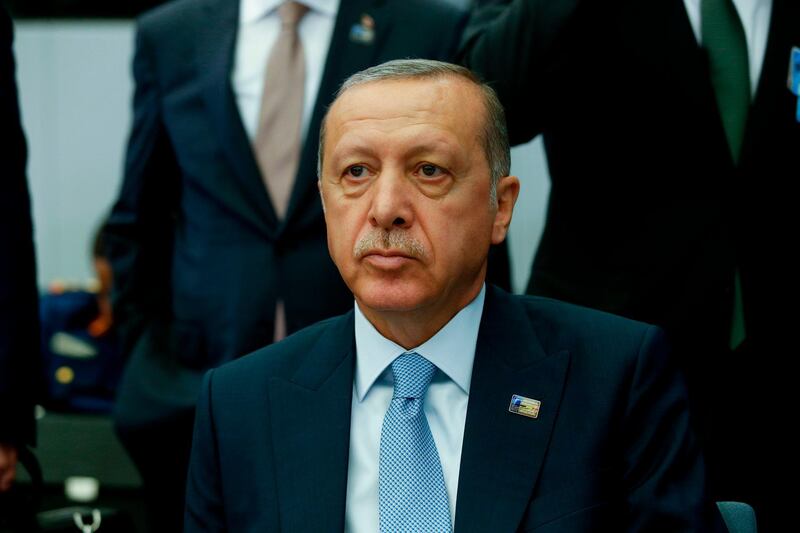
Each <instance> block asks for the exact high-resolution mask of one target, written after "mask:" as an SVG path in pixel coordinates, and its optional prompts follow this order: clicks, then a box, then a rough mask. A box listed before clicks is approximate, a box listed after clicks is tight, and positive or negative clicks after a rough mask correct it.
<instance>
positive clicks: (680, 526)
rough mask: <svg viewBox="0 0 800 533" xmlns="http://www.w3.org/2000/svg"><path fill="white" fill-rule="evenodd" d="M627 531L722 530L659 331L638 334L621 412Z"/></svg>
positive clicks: (681, 392)
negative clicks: (636, 351)
mask: <svg viewBox="0 0 800 533" xmlns="http://www.w3.org/2000/svg"><path fill="white" fill-rule="evenodd" d="M623 427H624V428H625V429H624V431H625V434H624V436H623V439H624V442H625V448H624V457H623V464H624V465H625V469H624V472H625V473H624V487H625V492H626V495H627V508H628V531H643V532H644V531H687V532H688V531H693V532H694V531H696V532H719V533H723V532H725V531H726V529H725V526H724V525H723V523H722V518H721V516H720V514H719V511H717V509H716V507H715V505H714V502H712V501H709V499H708V497H707V490H706V477H705V465H704V462H703V458H702V455H701V452H700V447H699V443H698V441H697V440H696V438H695V436H694V433H693V431H692V428H691V425H690V418H689V405H688V396H687V392H686V387H685V385H684V383H683V380H682V377H681V375H680V374H679V372H678V371H677V369H676V367H675V365H674V358H673V355H671V354H669V352H668V349H667V346H666V341H665V339H664V335H663V333H662V332H661V330H660V329H658V328H656V327H654V326H651V327H650V328H649V329H648V330H647V332H646V333H645V335H644V339H643V342H642V344H641V347H640V350H639V355H638V358H637V360H636V366H635V368H634V369H633V376H632V380H631V387H630V390H629V393H628V401H627V407H626V412H625V424H624V425H623Z"/></svg>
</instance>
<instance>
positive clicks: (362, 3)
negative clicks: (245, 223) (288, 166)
mask: <svg viewBox="0 0 800 533" xmlns="http://www.w3.org/2000/svg"><path fill="white" fill-rule="evenodd" d="M373 4H374V5H373ZM386 4H387V3H386V2H376V1H374V0H353V1H347V2H345V1H343V2H341V4H340V5H339V12H338V13H337V15H336V23H335V25H334V29H333V35H332V37H331V44H330V47H329V48H328V57H327V59H326V61H325V69H324V71H323V74H322V80H321V82H320V86H319V90H318V91H317V100H316V103H315V104H314V111H313V113H312V115H311V122H310V123H309V127H308V133H307V134H306V139H305V142H304V143H303V151H302V154H301V157H300V166H299V168H298V173H297V179H296V180H295V184H294V188H293V189H292V195H291V198H290V199H289V208H288V211H287V214H286V220H287V221H291V219H292V217H293V216H298V215H299V213H297V211H298V209H299V208H300V206H308V205H315V206H316V209H318V210H319V211H321V209H322V208H321V205H320V204H319V201H318V200H316V196H317V183H316V182H317V150H318V147H319V142H318V141H319V128H320V125H321V124H322V117H323V116H325V112H326V111H327V109H328V106H329V105H330V103H331V101H332V100H333V96H334V94H335V93H336V91H337V90H338V89H339V86H340V85H341V83H342V82H343V81H344V80H345V78H346V77H347V76H349V75H350V74H353V73H354V72H358V71H359V70H363V69H365V68H367V67H369V66H371V65H373V64H375V62H376V60H377V58H378V53H379V51H380V50H381V49H382V42H383V40H384V39H385V38H386V36H387V35H388V33H389V31H390V27H391V24H392V18H391V16H390V13H389V10H390V9H391V8H390V7H388V6H387V5H386ZM362 15H368V16H370V17H372V19H373V20H374V21H375V39H374V40H373V41H372V42H371V43H366V44H362V43H357V42H354V41H353V40H351V39H350V30H351V28H352V27H353V26H354V25H356V24H359V23H360V22H361V17H362ZM315 215H316V214H315ZM302 216H308V213H305V212H303V213H302Z"/></svg>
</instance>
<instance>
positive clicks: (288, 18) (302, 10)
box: [278, 2, 308, 28]
mask: <svg viewBox="0 0 800 533" xmlns="http://www.w3.org/2000/svg"><path fill="white" fill-rule="evenodd" d="M307 12H308V6H306V5H305V4H301V3H300V2H284V3H283V4H281V7H279V8H278V15H280V17H281V23H282V24H283V26H289V27H292V28H294V27H297V24H298V23H299V22H300V19H302V18H303V15H305V14H306V13H307Z"/></svg>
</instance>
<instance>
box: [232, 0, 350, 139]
mask: <svg viewBox="0 0 800 533" xmlns="http://www.w3.org/2000/svg"><path fill="white" fill-rule="evenodd" d="M282 3H283V0H241V3H240V5H239V30H238V32H237V37H236V50H235V52H234V60H233V72H232V73H231V85H232V86H233V93H234V95H235V96H236V105H237V106H238V108H239V115H240V116H241V118H242V123H243V124H244V129H245V132H247V136H248V137H249V138H250V140H251V141H252V140H253V139H255V137H256V131H257V130H258V116H259V112H260V111H261V93H262V92H263V91H264V76H265V73H266V70H267V59H268V58H269V54H270V52H271V51H272V46H273V45H274V44H275V41H276V40H277V39H278V34H279V33H280V29H281V19H280V15H279V14H278V7H280V5H281V4H282ZM300 3H301V4H304V5H305V6H307V7H308V8H309V10H308V12H307V13H306V14H305V16H304V17H303V18H302V20H301V21H300V25H299V26H298V33H299V34H300V40H301V41H302V43H303V52H304V54H305V60H306V78H305V88H304V95H303V129H302V136H303V139H305V137H306V134H307V133H308V124H309V122H310V121H311V114H312V113H313V110H314V103H315V102H316V100H317V91H318V90H319V84H320V81H321V80H322V71H323V70H324V68H325V60H326V58H327V55H328V48H329V47H330V42H331V36H332V35H333V26H334V23H335V22H336V13H337V12H338V10H339V0H302V1H301V2H300Z"/></svg>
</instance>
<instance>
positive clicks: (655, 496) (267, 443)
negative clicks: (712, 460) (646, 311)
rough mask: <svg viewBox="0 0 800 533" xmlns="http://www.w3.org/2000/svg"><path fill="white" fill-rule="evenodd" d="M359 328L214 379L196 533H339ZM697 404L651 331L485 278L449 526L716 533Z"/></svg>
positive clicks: (201, 443) (243, 364) (192, 525)
mask: <svg viewBox="0 0 800 533" xmlns="http://www.w3.org/2000/svg"><path fill="white" fill-rule="evenodd" d="M353 331H354V326H353V312H352V311H351V312H350V313H348V314H346V315H343V316H341V317H337V318H333V319H330V320H327V321H324V322H321V323H319V324H316V325H314V326H311V327H309V328H308V329H306V330H304V331H302V332H300V333H299V334H297V335H294V336H292V337H290V338H289V339H287V340H285V341H284V342H282V343H279V344H274V345H272V346H269V347H267V348H264V349H262V350H259V351H258V352H256V353H254V354H253V355H250V356H247V357H244V358H242V359H240V360H238V361H235V362H233V363H231V364H227V365H224V366H223V367H221V368H218V369H216V370H213V371H212V372H210V373H209V374H208V375H207V377H206V379H205V382H204V384H203V387H202V391H201V396H200V400H199V404H198V414H197V427H196V429H195V431H196V432H195V437H194V450H193V455H192V463H191V470H190V474H189V485H188V488H187V500H186V501H187V522H186V531H187V532H195V531H208V532H212V531H251V530H252V531H256V530H258V531H285V532H290V531H341V530H342V528H343V527H344V518H345V501H346V498H345V496H346V487H347V473H348V453H349V446H348V443H349V436H350V407H351V395H352V394H353V372H354V365H355V343H354V336H353ZM512 394H520V395H523V396H526V397H529V398H535V399H537V400H539V401H541V408H540V412H539V418H538V419H530V418H526V417H523V416H519V415H515V414H512V413H509V412H508V406H509V400H510V398H511V396H512ZM254 411H258V413H259V415H258V416H256V417H254V416H252V413H253V412H254ZM687 413H688V409H687V403H686V396H685V389H684V387H683V383H682V381H681V380H680V379H678V376H677V373H676V372H675V369H674V367H672V366H671V361H670V358H668V357H667V356H666V352H665V349H664V341H663V336H662V335H660V334H659V333H658V331H657V329H656V328H654V327H652V326H650V327H648V326H646V325H643V324H639V323H636V322H632V321H629V320H625V319H621V318H619V317H614V316H611V315H607V314H604V313H599V312H597V311H593V310H588V309H585V308H580V307H577V306H573V305H569V304H564V303H561V302H556V301H554V300H549V299H545V298H539V297H518V296H511V295H509V294H507V293H506V292H504V291H502V290H499V289H497V288H495V287H489V288H488V289H487V293H486V302H485V305H484V311H483V316H482V320H481V326H480V330H479V334H478V343H477V348H476V353H475V362H474V366H473V371H472V382H471V384H470V393H469V405H468V408H467V419H466V426H465V430H464V444H463V450H462V453H461V467H460V476H459V482H458V483H459V484H458V496H457V499H456V501H457V507H456V515H455V516H456V521H455V524H454V531H458V532H460V533H468V532H476V533H478V532H481V533H483V532H487V531H491V532H493V533H503V532H511V531H537V532H542V533H544V532H547V533H555V532H559V533H566V532H586V531H603V532H606V531H646V532H655V531H684V532H685V531H715V529H714V528H715V527H717V526H715V525H713V524H714V523H715V520H716V519H717V518H716V517H711V516H709V515H708V514H706V512H707V508H704V507H703V506H702V501H703V494H704V488H705V484H704V477H703V475H704V473H703V466H702V461H701V459H700V456H699V453H698V448H697V443H696V442H695V441H694V440H693V437H692V434H691V432H690V430H689V423H688V415H687ZM223 509H224V512H223ZM626 525H627V526H626ZM723 531H724V530H723Z"/></svg>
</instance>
